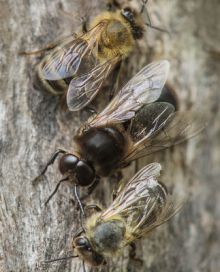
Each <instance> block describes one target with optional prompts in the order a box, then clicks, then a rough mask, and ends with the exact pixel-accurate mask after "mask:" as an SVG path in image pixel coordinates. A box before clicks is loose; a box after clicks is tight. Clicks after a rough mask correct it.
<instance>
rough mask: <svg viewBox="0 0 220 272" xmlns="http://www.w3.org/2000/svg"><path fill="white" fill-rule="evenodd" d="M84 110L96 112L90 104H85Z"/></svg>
mask: <svg viewBox="0 0 220 272" xmlns="http://www.w3.org/2000/svg"><path fill="white" fill-rule="evenodd" d="M85 110H86V111H88V112H89V113H92V114H97V111H96V109H95V108H93V107H91V106H86V107H85Z"/></svg>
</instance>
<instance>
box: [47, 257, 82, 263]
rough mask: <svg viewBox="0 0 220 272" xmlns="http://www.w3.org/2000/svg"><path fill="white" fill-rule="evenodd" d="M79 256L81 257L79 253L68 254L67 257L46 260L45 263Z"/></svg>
mask: <svg viewBox="0 0 220 272" xmlns="http://www.w3.org/2000/svg"><path fill="white" fill-rule="evenodd" d="M77 257H79V256H78V255H71V256H66V257H62V258H57V259H52V260H46V261H44V263H53V262H56V261H62V260H68V259H72V258H77Z"/></svg>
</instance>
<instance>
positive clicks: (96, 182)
mask: <svg viewBox="0 0 220 272" xmlns="http://www.w3.org/2000/svg"><path fill="white" fill-rule="evenodd" d="M99 181H100V177H99V176H96V178H95V180H94V182H93V184H92V185H91V186H90V187H89V188H88V191H87V193H86V194H85V195H84V196H83V197H81V200H84V199H86V198H87V197H88V196H90V195H91V194H92V192H93V191H94V190H95V188H96V187H97V185H98V184H99Z"/></svg>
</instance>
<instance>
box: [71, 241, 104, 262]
mask: <svg viewBox="0 0 220 272" xmlns="http://www.w3.org/2000/svg"><path fill="white" fill-rule="evenodd" d="M73 248H75V249H76V251H77V253H78V255H79V256H80V257H81V258H82V259H83V260H84V261H86V262H87V263H89V264H90V265H92V266H99V265H104V264H106V261H105V259H104V257H103V256H102V255H100V254H98V253H97V252H95V251H94V249H93V248H92V246H91V244H90V242H89V240H88V239H87V238H86V237H84V236H79V237H77V238H75V239H74V240H73Z"/></svg>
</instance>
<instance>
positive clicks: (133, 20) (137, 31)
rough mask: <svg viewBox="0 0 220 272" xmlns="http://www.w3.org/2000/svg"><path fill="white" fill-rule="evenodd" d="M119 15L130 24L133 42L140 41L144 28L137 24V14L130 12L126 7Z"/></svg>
mask: <svg viewBox="0 0 220 272" xmlns="http://www.w3.org/2000/svg"><path fill="white" fill-rule="evenodd" d="M121 15H122V16H123V17H124V18H125V20H126V21H127V22H128V23H129V24H130V26H131V29H132V35H133V37H134V39H135V40H138V39H141V38H142V37H143V35H144V28H143V26H142V25H141V24H139V23H137V21H138V15H137V12H136V11H134V10H132V9H131V8H130V7H126V8H124V9H122V10H121ZM139 17H140V16H139ZM139 19H140V18H139Z"/></svg>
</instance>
